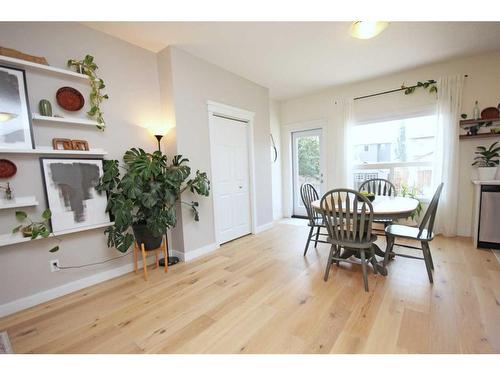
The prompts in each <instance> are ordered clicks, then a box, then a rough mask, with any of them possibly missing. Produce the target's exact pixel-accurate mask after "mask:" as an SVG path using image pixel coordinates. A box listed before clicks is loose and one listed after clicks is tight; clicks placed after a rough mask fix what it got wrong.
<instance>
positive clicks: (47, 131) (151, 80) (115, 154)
mask: <svg viewBox="0 0 500 375" xmlns="http://www.w3.org/2000/svg"><path fill="white" fill-rule="evenodd" d="M0 45H1V46H4V47H10V48H15V49H18V50H20V51H23V52H26V53H30V54H34V55H38V56H45V57H46V58H47V60H48V61H49V64H51V65H53V66H56V67H61V68H64V67H65V65H66V60H67V59H68V58H82V57H84V56H85V54H87V53H90V54H92V55H94V56H95V58H96V62H97V64H98V65H99V73H100V74H101V75H102V77H103V78H104V79H105V82H106V84H107V88H106V92H107V93H108V94H109V96H110V99H109V101H108V102H106V103H105V104H104V105H103V110H104V114H105V119H106V120H107V129H106V130H105V131H104V132H99V131H96V130H94V129H93V128H92V129H90V128H89V129H86V128H84V127H78V126H75V127H71V126H70V125H64V126H56V125H51V126H45V125H44V126H42V125H34V126H33V128H34V136H35V141H36V143H37V145H41V146H49V145H50V141H51V139H52V138H53V137H68V138H73V139H78V138H80V139H86V140H88V142H89V144H90V146H91V147H93V148H102V149H105V150H107V151H108V152H109V155H108V156H107V158H120V159H121V156H122V155H123V152H124V151H125V150H126V149H128V148H130V147H133V146H136V147H137V146H139V147H143V148H145V149H146V150H148V151H152V150H153V149H154V147H155V140H154V139H153V138H152V137H151V136H150V135H149V134H148V132H147V131H146V130H145V129H143V128H141V127H140V125H144V124H147V123H149V122H156V121H158V120H159V102H160V95H159V82H158V74H157V61H156V55H155V54H154V53H152V52H148V51H146V50H144V49H141V48H138V47H135V46H133V45H131V44H128V43H126V42H123V41H120V40H118V39H115V38H113V37H110V36H108V35H106V34H103V33H100V32H97V31H94V30H92V29H89V28H87V27H85V26H82V25H79V24H75V23H0ZM27 80H28V90H29V97H30V105H31V109H32V111H35V110H36V109H37V104H38V101H39V100H40V99H42V98H48V99H50V100H51V102H52V105H53V108H54V109H55V112H56V113H62V111H61V110H59V109H58V106H57V104H56V102H55V98H54V95H55V92H56V90H57V89H58V88H59V87H61V86H72V87H75V88H77V89H78V90H80V91H81V92H82V93H83V94H84V96H85V97H87V94H88V84H86V83H84V82H82V81H79V80H72V79H62V78H61V77H58V76H55V75H54V76H51V75H47V74H40V73H32V72H28V73H27ZM81 116H82V117H84V116H85V115H84V113H83V111H82V114H81ZM1 157H2V158H5V157H6V158H8V159H11V160H12V161H14V162H15V163H16V165H17V167H18V172H17V175H16V176H15V177H14V178H13V179H12V186H13V189H14V192H15V194H16V195H17V196H26V195H35V196H36V197H37V200H38V201H39V202H40V205H39V206H38V208H36V209H32V208H30V209H28V210H27V211H28V212H29V213H30V214H33V215H37V214H40V213H41V212H42V211H43V209H44V208H45V198H44V189H43V186H42V177H41V172H40V167H39V161H38V156H36V155H34V156H11V155H1ZM15 225H16V220H15V219H14V210H1V211H0V228H1V229H0V233H7V232H9V231H10V229H11V228H12V227H13V226H15ZM61 239H62V243H61V250H60V252H59V253H56V254H55V255H54V254H50V253H49V252H48V249H49V248H50V247H51V245H53V243H55V241H54V240H39V241H34V242H31V243H27V244H19V245H12V246H7V247H0V305H2V304H5V303H7V302H9V301H13V300H16V299H19V298H23V297H27V296H29V295H32V294H35V293H38V292H42V291H45V290H47V289H51V288H55V287H58V286H61V285H63V284H67V283H70V282H72V281H76V280H79V279H82V278H84V277H88V276H92V275H95V274H96V273H98V272H103V271H106V270H110V269H113V268H116V267H120V266H123V265H125V264H130V263H131V257H130V256H127V257H125V258H123V259H119V260H116V261H113V262H110V263H107V264H104V265H100V266H94V267H89V268H82V269H79V270H66V271H59V272H55V273H51V272H50V270H49V260H50V259H54V258H57V259H59V261H60V264H61V265H74V264H82V263H90V262H97V261H101V260H103V259H107V258H110V257H114V256H117V255H119V253H118V252H117V251H116V250H114V249H108V248H107V246H106V242H105V237H104V235H103V233H102V229H98V230H91V231H85V232H80V233H77V234H71V235H66V236H63V237H61Z"/></svg>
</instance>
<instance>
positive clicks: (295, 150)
mask: <svg viewBox="0 0 500 375" xmlns="http://www.w3.org/2000/svg"><path fill="white" fill-rule="evenodd" d="M324 165H325V152H324V147H323V137H322V130H321V129H313V130H304V131H297V132H293V133H292V169H293V174H292V178H293V215H295V216H307V212H306V209H305V207H304V204H303V203H302V198H301V196H300V187H301V186H302V184H304V183H309V184H311V185H313V186H314V187H315V189H316V190H317V192H318V194H319V197H320V198H321V195H322V194H324V193H325V178H324V175H325V174H324V173H325V172H324Z"/></svg>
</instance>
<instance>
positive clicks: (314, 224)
mask: <svg viewBox="0 0 500 375" xmlns="http://www.w3.org/2000/svg"><path fill="white" fill-rule="evenodd" d="M300 197H301V198H302V203H304V207H305V208H306V212H307V219H308V223H307V225H308V226H309V227H310V229H309V234H308V236H307V242H306V248H305V249H304V256H305V255H306V254H307V249H308V248H309V243H310V242H311V239H312V238H313V237H314V247H316V246H317V245H318V242H320V243H328V242H326V241H324V240H322V239H320V236H327V233H322V232H321V228H326V226H325V224H324V222H323V218H322V216H321V214H320V213H319V212H317V211H316V210H315V209H314V207H313V206H312V202H314V201H316V200H318V199H319V195H318V192H317V191H316V189H315V188H314V186H312V185H311V184H302V186H301V187H300ZM315 229H316V233H315V232H314V230H315Z"/></svg>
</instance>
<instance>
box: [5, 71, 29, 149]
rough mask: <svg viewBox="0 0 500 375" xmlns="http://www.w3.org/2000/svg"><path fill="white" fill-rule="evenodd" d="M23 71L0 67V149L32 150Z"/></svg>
mask: <svg viewBox="0 0 500 375" xmlns="http://www.w3.org/2000/svg"><path fill="white" fill-rule="evenodd" d="M33 148H35V143H34V142H33V128H32V125H31V113H30V106H29V101H28V90H27V88H26V74H25V72H24V70H22V69H17V68H10V67H6V66H1V65H0V149H33Z"/></svg>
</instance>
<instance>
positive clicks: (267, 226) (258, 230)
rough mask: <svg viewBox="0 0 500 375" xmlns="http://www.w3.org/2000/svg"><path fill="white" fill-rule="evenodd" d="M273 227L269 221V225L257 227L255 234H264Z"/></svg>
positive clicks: (272, 223)
mask: <svg viewBox="0 0 500 375" xmlns="http://www.w3.org/2000/svg"><path fill="white" fill-rule="evenodd" d="M273 226H274V222H273V221H271V222H270V223H267V224H263V225H259V226H258V227H257V228H255V234H259V233H261V232H264V231H265V230H269V229H271V228H272V227H273Z"/></svg>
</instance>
